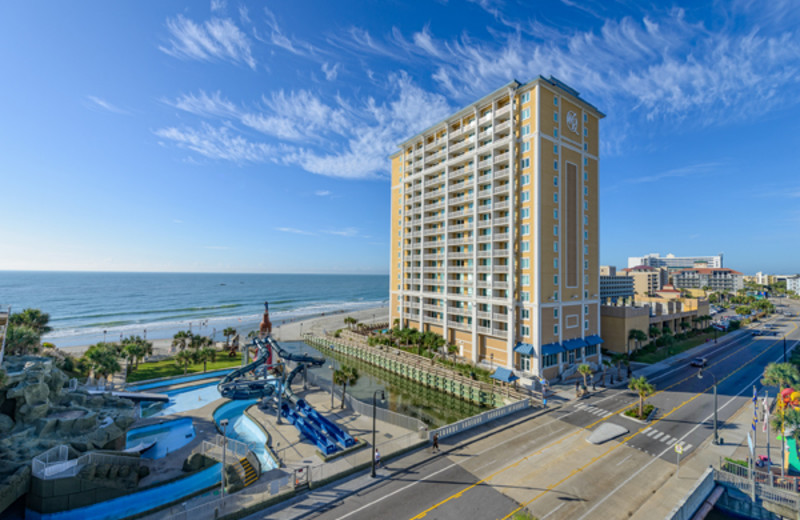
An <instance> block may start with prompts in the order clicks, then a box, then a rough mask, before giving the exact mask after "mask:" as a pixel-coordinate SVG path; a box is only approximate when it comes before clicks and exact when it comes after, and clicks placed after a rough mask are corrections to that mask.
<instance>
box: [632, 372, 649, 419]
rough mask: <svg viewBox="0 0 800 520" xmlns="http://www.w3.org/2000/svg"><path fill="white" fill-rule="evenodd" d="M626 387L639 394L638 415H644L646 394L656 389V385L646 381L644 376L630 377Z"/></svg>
mask: <svg viewBox="0 0 800 520" xmlns="http://www.w3.org/2000/svg"><path fill="white" fill-rule="evenodd" d="M628 388H630V389H631V390H633V391H634V392H636V393H637V394H639V417H640V418H642V417H643V416H644V400H645V399H647V396H648V395H650V394H652V393H653V392H655V391H656V387H654V386H653V385H652V384H650V383H648V382H647V378H646V377H644V376H641V377H634V378H631V380H630V382H629V383H628Z"/></svg>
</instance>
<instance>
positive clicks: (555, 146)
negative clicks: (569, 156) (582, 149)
mask: <svg viewBox="0 0 800 520" xmlns="http://www.w3.org/2000/svg"><path fill="white" fill-rule="evenodd" d="M553 153H554V154H556V155H558V145H557V144H554V145H553Z"/></svg>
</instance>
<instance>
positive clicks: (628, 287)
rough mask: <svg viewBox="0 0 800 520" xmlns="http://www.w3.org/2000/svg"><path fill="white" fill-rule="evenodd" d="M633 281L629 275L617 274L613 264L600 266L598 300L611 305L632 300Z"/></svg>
mask: <svg viewBox="0 0 800 520" xmlns="http://www.w3.org/2000/svg"><path fill="white" fill-rule="evenodd" d="M633 282H634V278H632V277H630V276H623V275H617V269H616V268H615V267H613V266H607V265H604V266H600V302H601V303H602V304H604V305H611V304H616V303H628V302H631V301H633V294H634V290H633Z"/></svg>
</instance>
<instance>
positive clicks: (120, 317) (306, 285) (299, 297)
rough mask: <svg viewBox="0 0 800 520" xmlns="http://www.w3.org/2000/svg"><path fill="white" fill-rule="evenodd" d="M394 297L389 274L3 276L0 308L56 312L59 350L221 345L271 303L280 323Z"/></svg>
mask: <svg viewBox="0 0 800 520" xmlns="http://www.w3.org/2000/svg"><path fill="white" fill-rule="evenodd" d="M388 298H389V276H388V275H301V274H213V273H108V272H39V271H0V306H3V307H5V306H7V305H11V306H12V309H11V311H12V312H16V311H20V310H22V309H24V308H28V307H33V308H38V309H41V310H42V311H43V312H47V313H49V314H50V326H51V327H53V331H52V332H51V333H49V334H47V335H46V336H45V337H44V338H43V341H49V342H52V343H55V344H56V346H58V347H69V346H76V345H87V344H92V343H96V342H98V341H103V339H104V336H105V338H106V339H107V340H108V341H118V340H119V337H120V334H122V335H124V336H128V335H130V334H137V335H140V336H141V335H146V337H147V338H148V339H162V338H171V337H172V335H173V334H175V333H176V332H177V331H179V330H187V329H190V328H191V329H192V330H193V331H194V332H199V333H201V334H203V335H208V336H211V335H213V334H214V333H216V335H215V339H217V340H221V339H223V336H222V330H223V329H225V328H226V327H234V328H236V329H237V330H238V331H239V332H240V333H242V332H245V333H246V332H247V331H248V330H251V329H254V328H256V327H258V324H259V322H260V321H261V315H262V314H263V312H264V302H265V301H269V304H270V318H271V321H272V322H273V324H274V325H278V324H280V323H281V322H283V321H287V320H293V319H297V318H303V317H309V316H316V315H320V314H322V313H328V312H341V311H345V312H346V311H355V310H359V309H366V308H370V307H377V306H381V305H387V304H388ZM104 331H105V333H104ZM145 331H146V333H145Z"/></svg>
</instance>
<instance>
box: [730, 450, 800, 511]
mask: <svg viewBox="0 0 800 520" xmlns="http://www.w3.org/2000/svg"><path fill="white" fill-rule="evenodd" d="M714 479H715V480H716V481H717V482H719V483H721V484H723V485H726V486H730V487H734V488H736V489H738V490H740V491H742V492H743V493H747V494H748V495H750V494H752V493H755V498H756V500H765V501H767V502H772V503H775V504H779V505H782V506H784V507H788V508H791V509H793V510H794V511H798V512H800V493H798V491H800V489H798V485H800V479H798V477H792V476H788V475H786V476H780V475H776V474H774V473H772V472H769V471H760V470H759V469H758V468H756V469H754V470H753V471H752V475H751V473H750V469H749V468H747V467H746V466H742V465H741V464H736V463H734V462H730V461H726V460H723V459H720V464H719V468H718V469H715V470H714Z"/></svg>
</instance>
